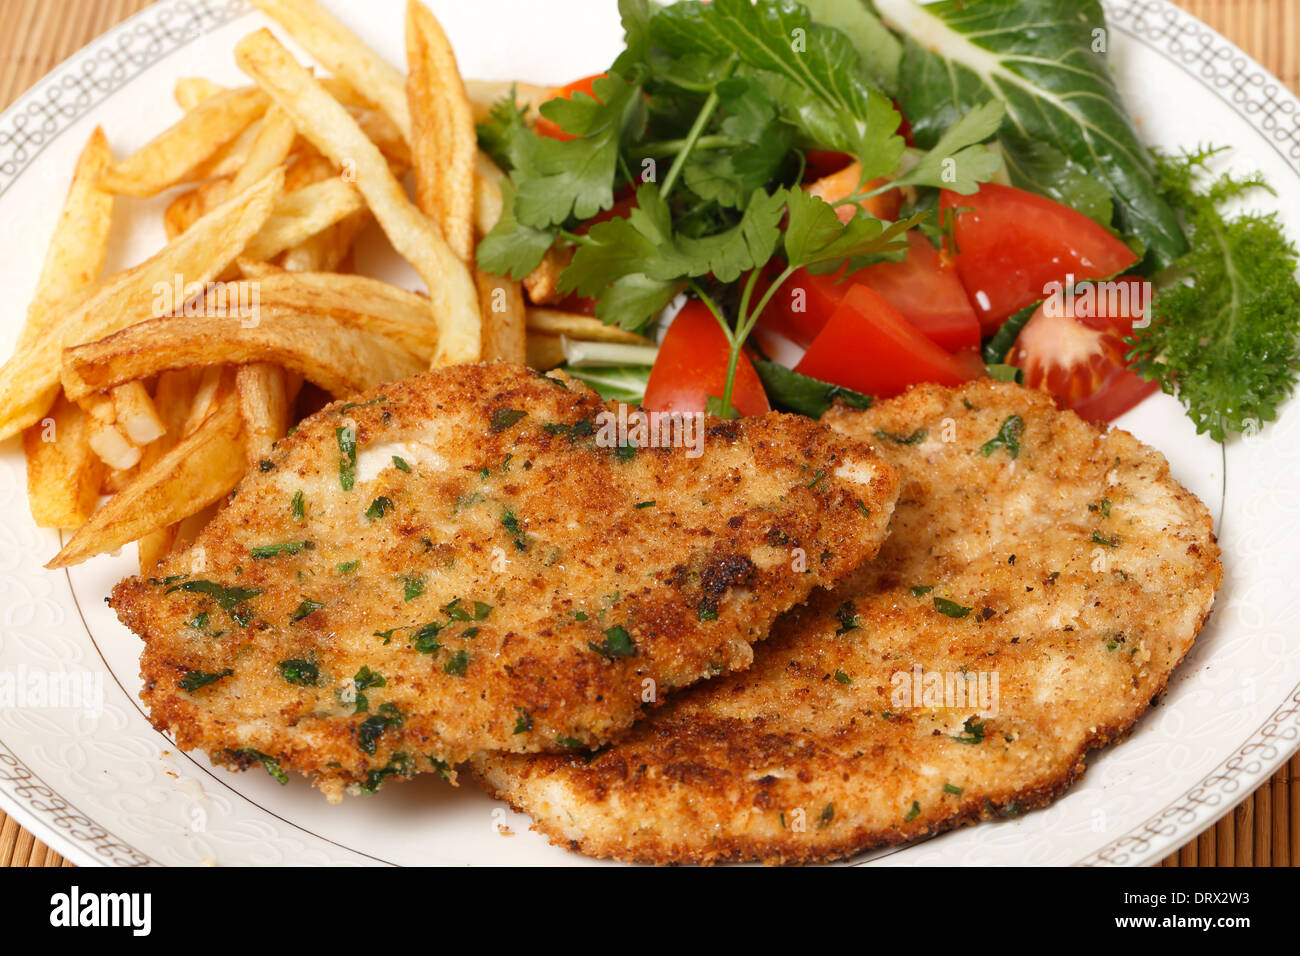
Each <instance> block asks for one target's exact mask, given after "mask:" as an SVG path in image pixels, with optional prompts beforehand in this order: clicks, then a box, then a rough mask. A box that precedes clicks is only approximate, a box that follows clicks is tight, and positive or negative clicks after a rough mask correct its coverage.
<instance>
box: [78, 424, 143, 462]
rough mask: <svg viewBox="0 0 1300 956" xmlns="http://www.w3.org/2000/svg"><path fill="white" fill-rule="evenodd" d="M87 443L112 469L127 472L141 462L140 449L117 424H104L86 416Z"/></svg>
mask: <svg viewBox="0 0 1300 956" xmlns="http://www.w3.org/2000/svg"><path fill="white" fill-rule="evenodd" d="M86 442H87V443H88V444H89V445H90V448H91V450H92V451H93V452H94V453H95V454H96V455H98V456H99V458H100V460H101V461H102V462H103V463H104V464H106V465H108V466H109V467H110V468H113V469H116V470H117V471H125V470H126V469H128V468H134V467H135V466H136V465H137V464H139V462H140V449H139V447H138V446H136V445H135V444H134V443H133V442H132V441H131V439H129V438H128V437H126V432H124V431H123V430H122V428H121V427H120V426H119V425H118V424H117V423H116V422H102V421H100V420H99V419H97V418H95V417H94V416H90V415H88V416H86Z"/></svg>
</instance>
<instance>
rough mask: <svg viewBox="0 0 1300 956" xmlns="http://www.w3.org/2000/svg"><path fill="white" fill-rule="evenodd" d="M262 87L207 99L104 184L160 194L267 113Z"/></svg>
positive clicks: (130, 192)
mask: <svg viewBox="0 0 1300 956" xmlns="http://www.w3.org/2000/svg"><path fill="white" fill-rule="evenodd" d="M267 103H268V101H267V98H266V95H265V94H263V93H262V92H261V91H260V90H229V91H227V92H225V93H219V94H217V95H216V96H214V97H211V98H210V99H207V100H204V101H203V102H201V103H200V104H199V105H198V106H196V107H195V108H194V109H192V110H190V111H189V112H188V113H186V114H185V116H183V117H182V118H181V119H180V121H179V122H177V123H176V124H175V125H173V126H172V127H170V128H169V129H167V130H165V131H164V132H162V133H161V134H159V135H158V136H156V137H155V138H154V139H153V140H151V141H150V142H149V143H148V144H147V145H146V146H144V147H143V148H142V149H140V150H139V151H138V152H136V153H133V154H132V155H130V156H127V157H126V158H125V159H121V160H119V161H118V162H116V163H114V164H113V165H112V166H110V167H109V168H108V169H107V170H105V172H104V174H103V175H102V176H100V188H101V189H105V190H107V191H108V192H112V193H117V194H119V195H125V196H136V197H141V198H143V197H148V196H156V195H158V193H160V192H162V191H163V190H164V189H168V188H170V187H172V186H175V185H176V184H177V183H179V182H181V181H182V180H183V179H184V177H185V174H186V173H188V172H189V171H190V170H192V169H193V168H194V167H196V166H198V165H199V164H200V163H202V162H203V161H204V160H206V159H209V158H211V156H212V155H213V153H215V152H216V151H217V150H218V149H220V148H221V147H222V146H224V145H225V144H226V143H228V142H230V141H231V140H233V139H234V138H235V137H236V136H238V135H239V134H240V133H241V132H243V131H244V130H245V129H247V128H248V125H249V124H250V123H252V122H253V121H254V120H255V119H257V118H258V117H259V116H261V115H262V114H263V113H265V112H266V108H267Z"/></svg>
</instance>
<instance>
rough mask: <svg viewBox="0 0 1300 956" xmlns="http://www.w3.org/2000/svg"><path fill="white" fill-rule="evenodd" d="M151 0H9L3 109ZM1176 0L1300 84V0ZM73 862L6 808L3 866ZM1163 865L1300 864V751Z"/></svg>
mask: <svg viewBox="0 0 1300 956" xmlns="http://www.w3.org/2000/svg"><path fill="white" fill-rule="evenodd" d="M150 2H151V0H0V109H4V108H5V107H6V106H8V105H9V104H10V103H12V102H13V101H14V99H16V98H17V97H18V96H19V95H20V94H21V93H23V92H24V91H25V90H26V89H27V88H28V87H30V86H31V85H32V84H33V83H35V82H36V81H37V80H39V79H40V78H41V77H42V76H44V75H45V74H46V73H48V72H49V71H50V70H52V69H53V68H54V67H55V66H57V65H58V64H59V63H60V62H61V61H62V60H63V59H64V58H66V57H67V56H69V55H70V54H72V53H74V52H75V51H76V50H78V49H80V48H81V47H82V46H84V45H85V44H87V43H89V42H90V41H91V40H93V39H94V38H95V37H97V36H99V35H100V34H101V33H103V32H104V31H105V30H107V29H108V28H109V27H111V26H113V25H114V24H116V23H118V22H119V21H121V20H123V19H125V18H126V17H128V16H130V15H131V14H133V13H135V12H137V11H139V10H142V9H144V8H145V7H147V6H148V5H149V3H150ZM611 2H612V0H611ZM1174 2H1175V3H1177V4H1178V5H1179V6H1181V7H1183V8H1184V9H1186V10H1188V11H1189V12H1190V13H1192V14H1194V15H1195V16H1197V17H1199V18H1200V19H1202V20H1204V21H1205V22H1206V23H1208V24H1210V26H1212V27H1214V28H1215V29H1216V30H1218V31H1219V32H1220V33H1222V34H1223V35H1224V36H1226V37H1228V38H1229V39H1230V40H1232V41H1233V42H1235V43H1237V44H1238V45H1239V46H1241V47H1242V48H1243V49H1245V51H1246V52H1247V53H1249V54H1250V55H1251V56H1253V57H1255V59H1257V60H1259V61H1260V62H1261V63H1262V64H1263V65H1264V66H1265V68H1267V69H1268V70H1270V71H1271V72H1272V73H1273V74H1274V75H1276V76H1277V77H1278V78H1279V79H1280V80H1282V81H1283V82H1284V83H1286V84H1287V85H1288V86H1289V87H1290V88H1291V89H1292V90H1295V91H1297V92H1300V0H1174ZM1293 781H1295V782H1294V784H1293ZM71 865H72V864H70V863H68V862H67V861H66V860H64V859H63V857H61V856H60V855H59V854H57V853H55V852H54V851H53V850H51V849H49V848H48V847H46V846H44V845H43V844H41V843H39V842H38V841H37V840H36V839H34V838H33V837H32V835H31V834H30V833H28V832H27V831H26V830H24V829H22V827H20V826H18V824H17V823H16V822H15V821H14V820H12V819H10V818H9V817H7V816H5V814H4V813H3V812H0V866H71ZM1162 865H1164V866H1295V865H1300V754H1297V755H1296V756H1294V757H1292V758H1291V761H1290V763H1289V764H1288V765H1287V766H1285V767H1283V768H1282V769H1281V770H1279V771H1278V772H1277V774H1276V775H1275V776H1274V777H1273V779H1271V780H1269V781H1268V782H1267V783H1265V784H1263V785H1262V786H1260V788H1259V789H1258V790H1256V791H1255V792H1254V793H1253V794H1251V795H1250V796H1249V797H1248V798H1247V799H1245V800H1243V801H1242V802H1241V803H1240V804H1239V805H1238V806H1237V807H1236V809H1234V810H1233V811H1232V813H1230V814H1228V815H1227V816H1225V817H1224V818H1223V819H1222V820H1220V821H1219V822H1218V824H1216V825H1215V826H1214V827H1212V828H1211V829H1209V830H1207V831H1205V832H1204V833H1202V834H1201V835H1200V837H1198V838H1197V839H1196V840H1193V841H1192V842H1191V843H1188V844H1187V845H1186V846H1184V847H1183V848H1182V849H1181V850H1179V851H1178V852H1177V853H1175V854H1172V855H1170V856H1169V857H1168V858H1166V859H1165V860H1164V862H1163V864H1162Z"/></svg>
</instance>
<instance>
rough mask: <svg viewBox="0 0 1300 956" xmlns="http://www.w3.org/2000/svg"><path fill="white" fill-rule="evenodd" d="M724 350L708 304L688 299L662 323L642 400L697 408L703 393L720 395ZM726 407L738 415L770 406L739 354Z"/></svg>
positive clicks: (653, 407) (654, 407)
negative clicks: (660, 340)
mask: <svg viewBox="0 0 1300 956" xmlns="http://www.w3.org/2000/svg"><path fill="white" fill-rule="evenodd" d="M729 355H730V348H729V347H728V345H727V337H726V336H725V335H724V334H723V332H722V328H721V327H720V326H719V325H718V320H717V319H715V318H714V317H713V313H712V312H710V311H709V308H708V306H706V305H705V304H704V303H703V302H700V301H698V300H695V299H692V300H691V301H690V302H687V303H686V305H685V307H684V308H683V309H682V310H681V311H680V312H678V313H677V317H676V318H675V319H673V322H672V324H671V325H670V326H668V331H667V332H666V333H665V334H664V341H663V344H662V345H660V346H659V355H658V356H657V357H656V358H655V364H654V366H653V367H652V368H651V369H650V381H649V383H648V384H647V385H646V390H645V400H644V401H643V402H642V403H641V404H642V407H644V408H645V409H646V410H648V411H661V412H702V411H705V410H706V403H707V402H708V399H709V396H713V397H714V398H721V397H722V392H723V390H724V389H725V388H726V385H727V358H728V356H729ZM731 405H732V407H733V408H734V409H735V410H736V411H737V412H739V413H740V414H741V415H762V414H764V413H766V412H769V411H771V410H772V406H771V405H769V404H768V401H767V393H766V392H764V391H763V383H762V381H760V380H759V377H758V373H757V372H756V371H754V365H753V363H752V362H750V360H749V358H748V357H747V356H746V355H745V354H744V353H743V352H742V353H741V355H740V359H739V361H738V363H737V365H736V381H735V385H734V386H733V388H732V393H731Z"/></svg>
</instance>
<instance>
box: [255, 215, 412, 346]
mask: <svg viewBox="0 0 1300 956" xmlns="http://www.w3.org/2000/svg"><path fill="white" fill-rule="evenodd" d="M369 221H370V216H369V214H368V213H367V212H366V211H365V210H362V211H361V212H354V213H353V214H352V215H350V216H348V217H347V218H345V219H343V220H341V221H339V222H336V223H335V224H334V225H332V226H330V227H329V228H328V229H325V230H323V231H321V232H319V233H317V234H316V235H314V236H311V237H309V238H307V239H304V240H303V241H302V242H300V243H298V244H297V245H296V246H293V247H292V248H290V249H287V250H285V253H284V257H283V259H281V265H283V267H284V268H285V270H287V271H289V272H335V271H337V270H338V269H339V268H340V265H341V263H342V262H343V260H344V259H345V258H347V254H348V251H349V250H350V249H351V248H352V243H353V241H354V240H355V239H356V237H357V234H358V233H359V232H361V230H362V229H364V228H365V225H366V223H367V222H369ZM425 312H426V316H425V324H426V325H427V324H428V317H427V313H428V303H425ZM431 357H432V353H431Z"/></svg>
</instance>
